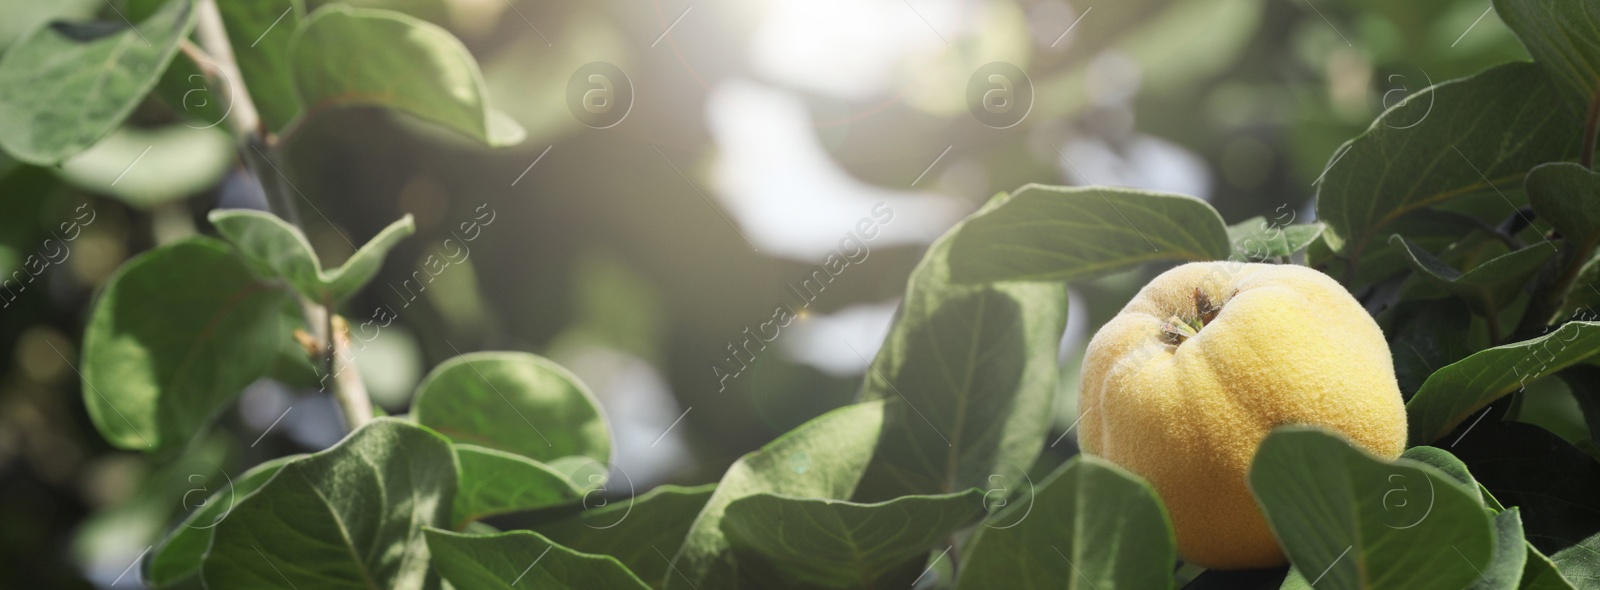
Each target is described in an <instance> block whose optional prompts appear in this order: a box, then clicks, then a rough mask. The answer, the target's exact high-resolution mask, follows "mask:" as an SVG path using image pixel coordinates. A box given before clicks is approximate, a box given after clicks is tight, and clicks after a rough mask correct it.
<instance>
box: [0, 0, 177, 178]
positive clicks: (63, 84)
mask: <svg viewBox="0 0 1600 590" xmlns="http://www.w3.org/2000/svg"><path fill="white" fill-rule="evenodd" d="M194 22H195V11H194V6H193V2H192V0H170V1H169V2H167V3H166V4H165V5H163V6H162V7H161V9H160V10H159V11H157V12H156V13H155V14H153V15H151V16H150V18H148V19H145V20H144V21H143V22H141V23H139V25H138V26H137V27H130V26H129V25H128V24H127V23H126V22H122V21H116V22H93V23H69V22H56V23H51V24H49V25H46V26H44V27H41V28H39V29H36V30H34V32H33V34H31V35H28V37H27V38H25V39H23V40H22V41H20V42H18V43H17V44H16V45H15V46H13V47H11V49H10V50H8V51H6V52H5V55H4V56H0V148H5V151H6V152H9V153H10V154H11V155H12V156H13V157H15V158H16V159H18V160H22V161H24V162H28V163H32V164H54V163H56V162H60V161H61V160H63V159H66V157H67V156H71V155H73V154H76V153H78V152H81V151H83V150H84V148H87V147H89V146H90V145H93V144H94V142H96V141H98V140H99V139H100V138H101V137H104V136H105V135H106V134H107V133H110V132H111V130H112V129H115V128H116V127H117V126H118V125H119V124H121V123H122V121H123V119H126V118H128V114H129V113H131V112H133V109H134V107H136V106H138V105H139V102H140V101H142V100H144V97H145V95H146V94H149V93H150V90H151V89H153V88H155V85H156V82H157V81H158V80H160V79H161V74H162V72H165V71H166V69H167V62H169V61H171V60H172V56H173V54H175V53H177V52H178V42H179V41H181V40H182V39H183V38H184V37H185V36H187V35H188V34H189V30H190V29H191V28H193V27H194Z"/></svg>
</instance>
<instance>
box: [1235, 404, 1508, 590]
mask: <svg viewBox="0 0 1600 590" xmlns="http://www.w3.org/2000/svg"><path fill="white" fill-rule="evenodd" d="M1250 489H1251V491H1252V493H1254V494H1255V497H1256V501H1257V502H1259V503H1260V504H1261V507H1262V510H1263V512H1264V513H1265V514H1266V517H1267V522H1268V523H1269V524H1270V525H1271V526H1272V531H1273V533H1274V534H1276V535H1277V536H1278V541H1279V542H1280V543H1282V544H1283V547H1284V550H1285V552H1286V553H1287V554H1288V555H1289V561H1290V562H1292V563H1293V564H1294V566H1295V568H1296V569H1298V570H1300V571H1301V572H1302V573H1305V574H1306V575H1308V576H1309V575H1311V574H1310V572H1321V573H1320V574H1318V575H1317V576H1316V579H1314V580H1313V581H1314V582H1316V583H1317V587H1318V588H1322V589H1324V590H1326V589H1333V588H1350V589H1355V588H1360V589H1371V590H1383V589H1388V588H1404V589H1408V590H1423V589H1429V588H1439V589H1441V590H1457V589H1459V588H1462V587H1464V586H1467V585H1469V584H1471V583H1472V582H1473V580H1476V579H1478V572H1479V571H1483V570H1484V569H1485V568H1487V567H1488V566H1489V562H1490V559H1491V555H1492V551H1493V549H1494V530H1493V527H1492V526H1491V523H1490V517H1489V515H1488V513H1487V512H1486V511H1485V510H1484V509H1483V506H1482V505H1481V503H1480V502H1481V500H1480V497H1479V495H1478V493H1477V491H1476V490H1474V489H1472V488H1469V487H1467V486H1466V485H1463V484H1462V483H1461V482H1460V481H1457V480H1456V479H1455V478H1454V477H1452V476H1450V475H1448V474H1445V473H1443V472H1440V471H1439V470H1437V469H1434V468H1432V467H1428V466H1426V465H1424V464H1422V463H1417V462H1414V461H1409V460H1405V459H1401V460H1399V461H1394V462H1389V461H1384V460H1382V459H1379V458H1377V457H1373V456H1372V455H1370V454H1367V453H1366V452H1363V451H1360V450H1357V449H1356V448H1355V447H1353V446H1352V445H1351V444H1350V443H1349V442H1348V441H1346V440H1344V439H1342V438H1339V437H1337V436H1334V435H1332V434H1329V433H1327V432H1326V431H1322V430H1319V429H1316V428H1312V427H1306V426H1285V427H1280V428H1277V429H1275V430H1273V431H1272V433H1271V434H1268V435H1267V438H1266V440H1265V441H1263V442H1262V443H1261V447H1260V449H1259V450H1257V451H1256V457H1255V461H1254V462H1253V463H1252V464H1251V466H1250ZM1424 494H1427V495H1424Z"/></svg>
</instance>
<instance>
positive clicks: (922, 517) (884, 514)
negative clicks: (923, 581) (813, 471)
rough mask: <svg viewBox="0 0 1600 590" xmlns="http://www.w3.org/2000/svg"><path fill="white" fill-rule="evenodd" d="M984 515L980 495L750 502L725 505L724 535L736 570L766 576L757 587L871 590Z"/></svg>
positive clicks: (762, 498) (758, 497) (761, 497)
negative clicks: (788, 584) (774, 582)
mask: <svg viewBox="0 0 1600 590" xmlns="http://www.w3.org/2000/svg"><path fill="white" fill-rule="evenodd" d="M983 512H984V506H983V491H982V490H976V489H974V490H968V491H966V492H963V493H959V494H944V495H938V496H902V497H899V498H895V499H894V500H890V501H888V502H881V503H877V504H857V503H854V502H840V501H835V500H824V499H817V498H791V497H787V496H780V495H775V494H755V495H751V496H745V497H743V498H740V499H738V500H735V501H734V502H733V503H732V504H729V505H728V509H727V512H726V513H724V514H723V517H722V532H723V534H724V535H727V537H728V543H729V544H730V545H731V546H732V547H733V550H734V552H735V553H737V554H738V555H739V565H740V567H742V568H747V569H754V568H753V567H752V566H753V565H754V564H753V563H752V562H755V563H760V564H762V565H765V566H767V567H770V568H772V569H771V571H772V574H771V575H770V576H762V577H763V579H782V580H790V581H794V582H799V583H803V584H814V585H818V586H822V587H828V588H873V587H876V584H877V583H878V582H879V581H880V580H881V578H882V577H883V575H884V574H886V573H888V572H890V571H892V570H894V569H896V568H897V567H899V566H900V565H902V564H903V563H905V562H906V561H907V560H910V559H911V558H913V557H916V556H917V555H919V554H920V555H926V554H927V553H928V551H929V549H932V548H933V547H934V546H935V545H936V544H939V543H941V542H942V541H943V540H944V539H945V538H947V537H948V536H949V535H950V534H951V533H953V532H955V531H956V529H959V528H961V527H963V526H966V525H968V524H971V523H973V522H975V521H977V519H978V517H979V516H980V515H982V514H983ZM924 559H925V558H924ZM772 576H776V577H775V578H772Z"/></svg>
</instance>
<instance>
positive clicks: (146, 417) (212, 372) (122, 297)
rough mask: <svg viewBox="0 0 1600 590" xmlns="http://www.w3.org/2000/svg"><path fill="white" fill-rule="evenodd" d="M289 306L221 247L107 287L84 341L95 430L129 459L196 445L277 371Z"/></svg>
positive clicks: (127, 269) (185, 250)
mask: <svg viewBox="0 0 1600 590" xmlns="http://www.w3.org/2000/svg"><path fill="white" fill-rule="evenodd" d="M194 277H205V279H204V280H194ZM287 299H288V297H287V293H285V292H283V291H281V290H277V289H273V288H270V287H268V286H266V285H262V284H261V283H258V282H256V280H255V278H254V277H252V276H251V274H250V270H249V268H248V267H246V266H245V264H244V262H243V261H241V260H239V259H238V258H237V257H236V256H234V255H233V253H232V252H230V251H229V249H228V247H227V245H226V244H223V243H222V242H220V241H217V240H214V239H210V238H201V237H196V238H191V239H188V240H184V241H181V242H176V243H173V244H170V245H167V246H162V247H159V248H156V249H154V250H151V251H149V252H146V253H144V254H141V255H139V256H136V257H134V259H133V260H130V261H128V262H127V263H126V264H124V265H123V266H122V268H121V269H119V270H118V271H117V273H116V274H115V275H113V276H112V277H111V279H110V280H109V281H108V282H107V284H106V288H105V290H104V291H103V292H102V293H101V294H100V297H99V299H98V300H96V302H95V305H94V311H93V312H91V314H90V316H89V326H88V328H87V329H86V330H85V333H84V337H83V365H82V371H83V399H84V404H85V405H86V406H88V409H89V417H90V418H92V419H93V421H94V424H95V427H96V428H98V429H99V430H100V434H101V435H102V436H104V437H105V438H106V440H107V441H110V442H111V444H113V445H116V446H117V447H120V448H124V449H139V450H146V451H159V450H164V449H169V448H174V447H178V446H182V445H184V444H186V443H188V442H189V439H190V438H192V437H193V436H194V434H195V433H196V432H199V431H200V429H201V428H203V427H204V426H205V425H206V424H207V423H209V421H210V420H211V417H212V416H213V415H214V414H216V412H217V411H218V410H220V409H221V408H222V407H223V406H225V405H227V404H228V402H230V401H232V400H233V398H234V396H235V395H238V393H239V391H240V390H243V389H244V387H245V386H246V385H249V384H250V382H252V381H255V380H256V379H257V378H259V377H261V376H262V375H264V374H266V372H267V370H268V369H270V368H271V367H272V362H273V356H274V353H275V352H276V351H277V349H278V337H279V335H280V334H281V332H280V325H279V322H281V321H282V317H283V315H282V314H281V313H280V312H279V310H280V309H282V306H283V304H284V302H285V301H287Z"/></svg>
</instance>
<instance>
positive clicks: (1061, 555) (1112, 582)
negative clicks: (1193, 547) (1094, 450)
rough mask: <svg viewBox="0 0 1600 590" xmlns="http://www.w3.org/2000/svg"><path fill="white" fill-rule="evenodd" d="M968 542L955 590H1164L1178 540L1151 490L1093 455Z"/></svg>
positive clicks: (1056, 474)
mask: <svg viewBox="0 0 1600 590" xmlns="http://www.w3.org/2000/svg"><path fill="white" fill-rule="evenodd" d="M991 522H992V523H1004V524H1003V525H993V524H987V523H986V524H985V525H984V526H983V527H982V528H979V529H978V532H977V533H976V534H974V535H973V536H972V540H971V541H969V542H968V546H967V548H966V549H965V550H964V552H963V553H964V555H963V556H962V557H963V562H962V566H961V573H960V576H959V578H958V579H957V580H956V587H957V588H960V589H961V590H982V589H985V588H995V589H1002V588H1030V587H1045V586H1051V587H1066V588H1171V587H1172V563H1173V561H1174V560H1176V559H1177V539H1176V537H1174V536H1173V533H1172V521H1171V519H1170V518H1168V517H1167V511H1166V508H1164V507H1163V506H1162V505H1161V500H1160V498H1159V497H1157V496H1156V492H1155V489H1153V488H1151V487H1150V484H1148V483H1146V482H1145V481H1144V480H1142V479H1140V478H1139V476H1137V475H1134V474H1133V473H1131V472H1129V471H1127V470H1124V469H1122V468H1120V467H1117V466H1116V465H1113V464H1111V462H1109V461H1106V460H1105V459H1101V458H1099V457H1096V456H1093V455H1079V456H1078V457H1074V458H1073V459H1072V460H1071V461H1068V462H1067V463H1066V464H1065V465H1063V466H1061V467H1060V468H1058V469H1056V470H1055V472H1053V473H1051V474H1050V477H1048V478H1046V479H1044V480H1043V481H1041V482H1039V486H1038V488H1037V489H1036V490H1035V492H1034V496H1033V498H1032V501H1031V502H1029V503H1027V504H1022V503H1017V504H1014V505H1012V506H1008V507H1007V508H1006V509H1005V510H1004V511H1002V512H1000V514H999V515H997V516H996V517H994V518H992V519H991Z"/></svg>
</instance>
